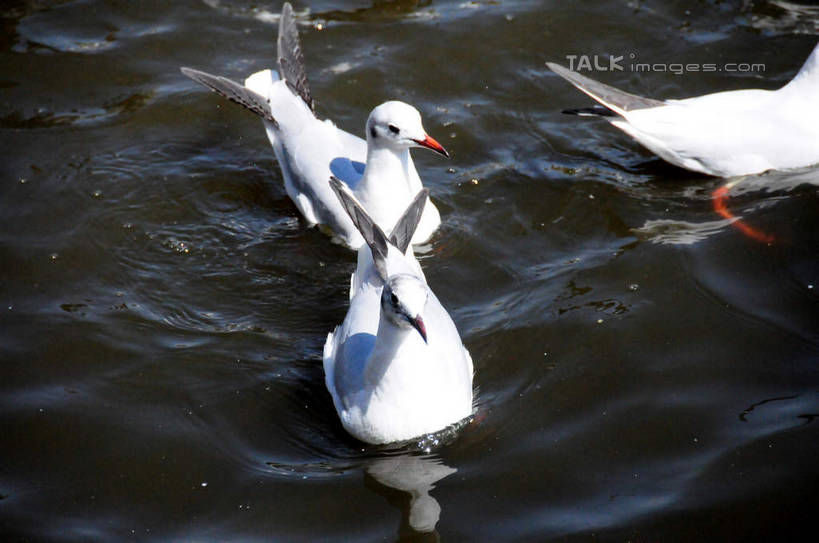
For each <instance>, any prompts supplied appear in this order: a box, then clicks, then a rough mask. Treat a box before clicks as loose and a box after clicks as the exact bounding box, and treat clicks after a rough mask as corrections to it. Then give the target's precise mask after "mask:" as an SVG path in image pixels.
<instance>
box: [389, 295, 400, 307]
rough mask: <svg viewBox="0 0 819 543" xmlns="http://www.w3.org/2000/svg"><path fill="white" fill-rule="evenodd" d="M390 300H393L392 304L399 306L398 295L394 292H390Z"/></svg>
mask: <svg viewBox="0 0 819 543" xmlns="http://www.w3.org/2000/svg"><path fill="white" fill-rule="evenodd" d="M390 302H392V305H394V306H396V307H397V306H398V296H396V295H395V293H394V292H391V293H390Z"/></svg>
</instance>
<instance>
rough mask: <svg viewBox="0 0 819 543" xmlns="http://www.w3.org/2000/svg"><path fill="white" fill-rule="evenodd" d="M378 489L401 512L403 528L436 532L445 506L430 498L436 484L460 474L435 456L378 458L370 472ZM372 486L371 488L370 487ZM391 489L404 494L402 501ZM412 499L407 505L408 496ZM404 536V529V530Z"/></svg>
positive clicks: (368, 471) (371, 464)
mask: <svg viewBox="0 0 819 543" xmlns="http://www.w3.org/2000/svg"><path fill="white" fill-rule="evenodd" d="M366 470H367V475H369V476H370V477H372V479H374V480H375V482H376V483H378V486H375V487H374V488H373V489H374V490H375V491H376V492H378V493H379V494H382V495H384V496H385V497H386V498H387V499H388V501H390V503H392V504H394V505H396V506H397V507H400V508H401V516H402V528H403V526H404V525H406V524H408V525H409V528H410V529H411V530H412V531H413V532H433V531H434V530H435V525H436V524H438V519H439V518H440V516H441V506H440V505H439V504H438V501H437V500H436V499H435V498H433V497H432V496H430V494H429V493H430V491H431V490H432V489H433V488H435V483H437V482H438V481H440V480H441V479H443V478H444V477H447V476H449V475H451V474H453V473H455V472H456V471H457V470H456V469H455V468H452V467H450V466H447V465H446V464H444V463H443V462H442V461H441V459H440V458H435V457H434V456H429V455H425V456H418V455H401V456H386V457H380V458H374V459H372V461H371V462H370V464H369V465H368V466H367V468H366ZM368 486H370V485H368ZM390 489H395V490H400V491H401V497H400V498H398V499H394V498H397V497H396V496H394V493H392V492H390ZM407 493H408V494H409V495H410V500H409V504H406V494H407ZM400 532H401V533H403V532H404V530H403V529H401V530H400Z"/></svg>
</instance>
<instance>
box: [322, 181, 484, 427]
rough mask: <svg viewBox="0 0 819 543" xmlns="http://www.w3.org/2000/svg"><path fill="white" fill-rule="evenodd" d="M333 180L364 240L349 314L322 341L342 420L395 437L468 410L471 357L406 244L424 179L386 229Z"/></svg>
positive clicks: (420, 205) (450, 422)
mask: <svg viewBox="0 0 819 543" xmlns="http://www.w3.org/2000/svg"><path fill="white" fill-rule="evenodd" d="M331 185H332V189H333V190H334V191H335V192H336V194H337V195H338V198H339V201H340V202H341V203H342V204H343V207H344V208H345V209H346V210H347V212H348V213H349V214H350V217H351V219H352V220H353V222H354V223H355V224H356V226H357V227H358V229H359V231H360V232H361V234H362V236H363V237H364V239H365V241H366V243H367V246H366V247H362V248H361V249H360V250H359V259H358V267H357V268H356V270H355V272H354V273H353V276H352V279H351V281H350V283H351V289H350V308H349V310H348V311H347V316H346V317H345V318H344V322H343V323H342V324H341V325H340V326H338V327H336V329H335V330H334V331H333V332H331V333H330V334H329V335H328V336H327V342H326V343H325V345H324V357H323V358H324V374H325V381H326V384H327V389H328V390H329V391H330V395H331V396H332V397H333V403H334V404H335V407H336V411H337V412H338V416H339V418H340V419H341V423H342V425H343V426H344V428H345V429H346V430H347V431H348V432H349V433H350V434H352V435H353V436H354V437H356V438H357V439H359V440H361V441H364V442H366V443H394V442H400V441H406V440H409V439H412V438H415V437H419V436H422V435H426V434H429V433H435V432H437V431H439V430H443V429H445V428H447V427H448V426H450V425H453V424H455V423H457V422H459V421H462V420H463V419H465V418H467V417H469V416H470V415H471V413H472V358H471V357H470V356H469V352H468V351H467V350H466V348H465V347H464V345H463V343H462V342H461V337H460V335H459V334H458V330H457V328H456V327H455V324H454V323H453V322H452V319H451V318H450V316H449V314H448V313H447V311H446V309H444V307H443V306H442V305H441V302H439V301H438V298H436V297H435V294H434V293H433V292H432V290H430V288H429V286H428V285H427V282H426V279H425V278H424V275H423V273H421V269H420V266H419V265H418V261H417V260H416V259H415V257H414V256H413V254H412V248H411V247H410V240H411V239H412V236H413V233H414V231H415V228H416V226H417V225H418V221H419V219H420V217H421V215H422V212H423V209H424V204H425V203H426V201H427V189H422V190H421V191H420V192H419V193H418V195H417V196H416V197H415V199H414V200H413V201H412V203H411V204H410V205H409V207H408V208H407V209H406V211H405V212H404V214H403V215H402V216H401V218H399V219H398V222H397V223H396V225H395V227H394V228H393V229H392V234H391V235H390V237H389V238H388V237H387V235H386V234H384V232H383V231H382V229H381V228H380V227H379V226H378V225H377V224H376V223H375V221H374V220H373V219H372V218H371V217H370V216H369V215H368V213H367V212H366V211H365V210H364V208H363V207H362V206H361V205H360V204H359V203H358V202H357V201H356V199H355V197H354V196H352V195H351V194H350V192H349V191H348V190H347V188H346V186H345V184H344V183H342V182H341V181H339V180H337V179H332V180H331Z"/></svg>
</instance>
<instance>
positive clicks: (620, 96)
mask: <svg viewBox="0 0 819 543" xmlns="http://www.w3.org/2000/svg"><path fill="white" fill-rule="evenodd" d="M546 66H548V67H549V69H551V70H552V71H553V72H554V73H556V74H557V75H559V76H560V77H562V78H563V79H565V80H566V81H568V82H569V83H571V84H572V85H574V86H575V87H577V88H578V89H580V90H581V91H583V92H585V93H586V94H588V95H589V96H591V97H592V98H594V99H595V100H597V101H598V102H600V103H601V104H603V105H604V106H606V107H607V108H609V109H611V110H612V111H614V112H615V113H618V114H620V115H623V114H624V113H625V112H628V111H634V110H635V109H647V108H652V107H660V106H664V105H666V103H665V102H662V101H660V100H654V99H653V98H644V97H642V96H637V95H636V94H630V93H628V92H625V91H621V90H620V89H616V88H614V87H612V86H610V85H606V84H605V83H600V82H599V81H595V80H594V79H591V78H588V77H586V76H584V75H580V74H579V73H577V72H575V71H573V70H570V69H568V68H564V67H563V66H561V65H560V64H555V63H554V62H547V63H546Z"/></svg>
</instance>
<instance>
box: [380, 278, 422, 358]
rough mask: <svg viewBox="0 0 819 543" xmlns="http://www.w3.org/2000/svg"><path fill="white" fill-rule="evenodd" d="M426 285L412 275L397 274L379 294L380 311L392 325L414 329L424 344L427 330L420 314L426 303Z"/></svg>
mask: <svg viewBox="0 0 819 543" xmlns="http://www.w3.org/2000/svg"><path fill="white" fill-rule="evenodd" d="M427 293H428V289H427V286H426V284H425V283H424V282H423V281H421V280H420V279H419V278H417V277H415V276H414V275H409V274H399V275H393V276H392V277H390V278H389V279H388V280H387V282H386V283H385V284H384V290H383V291H382V292H381V310H382V311H383V312H384V314H385V315H386V317H387V318H388V319H389V320H390V322H392V324H394V325H396V326H398V327H399V328H406V329H408V328H414V329H415V330H416V331H417V332H418V333H419V334H421V338H422V339H423V340H424V343H426V342H427V328H426V325H425V324H424V319H423V318H422V316H421V315H422V314H423V312H424V306H425V305H426V303H427V296H428V294H427Z"/></svg>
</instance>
